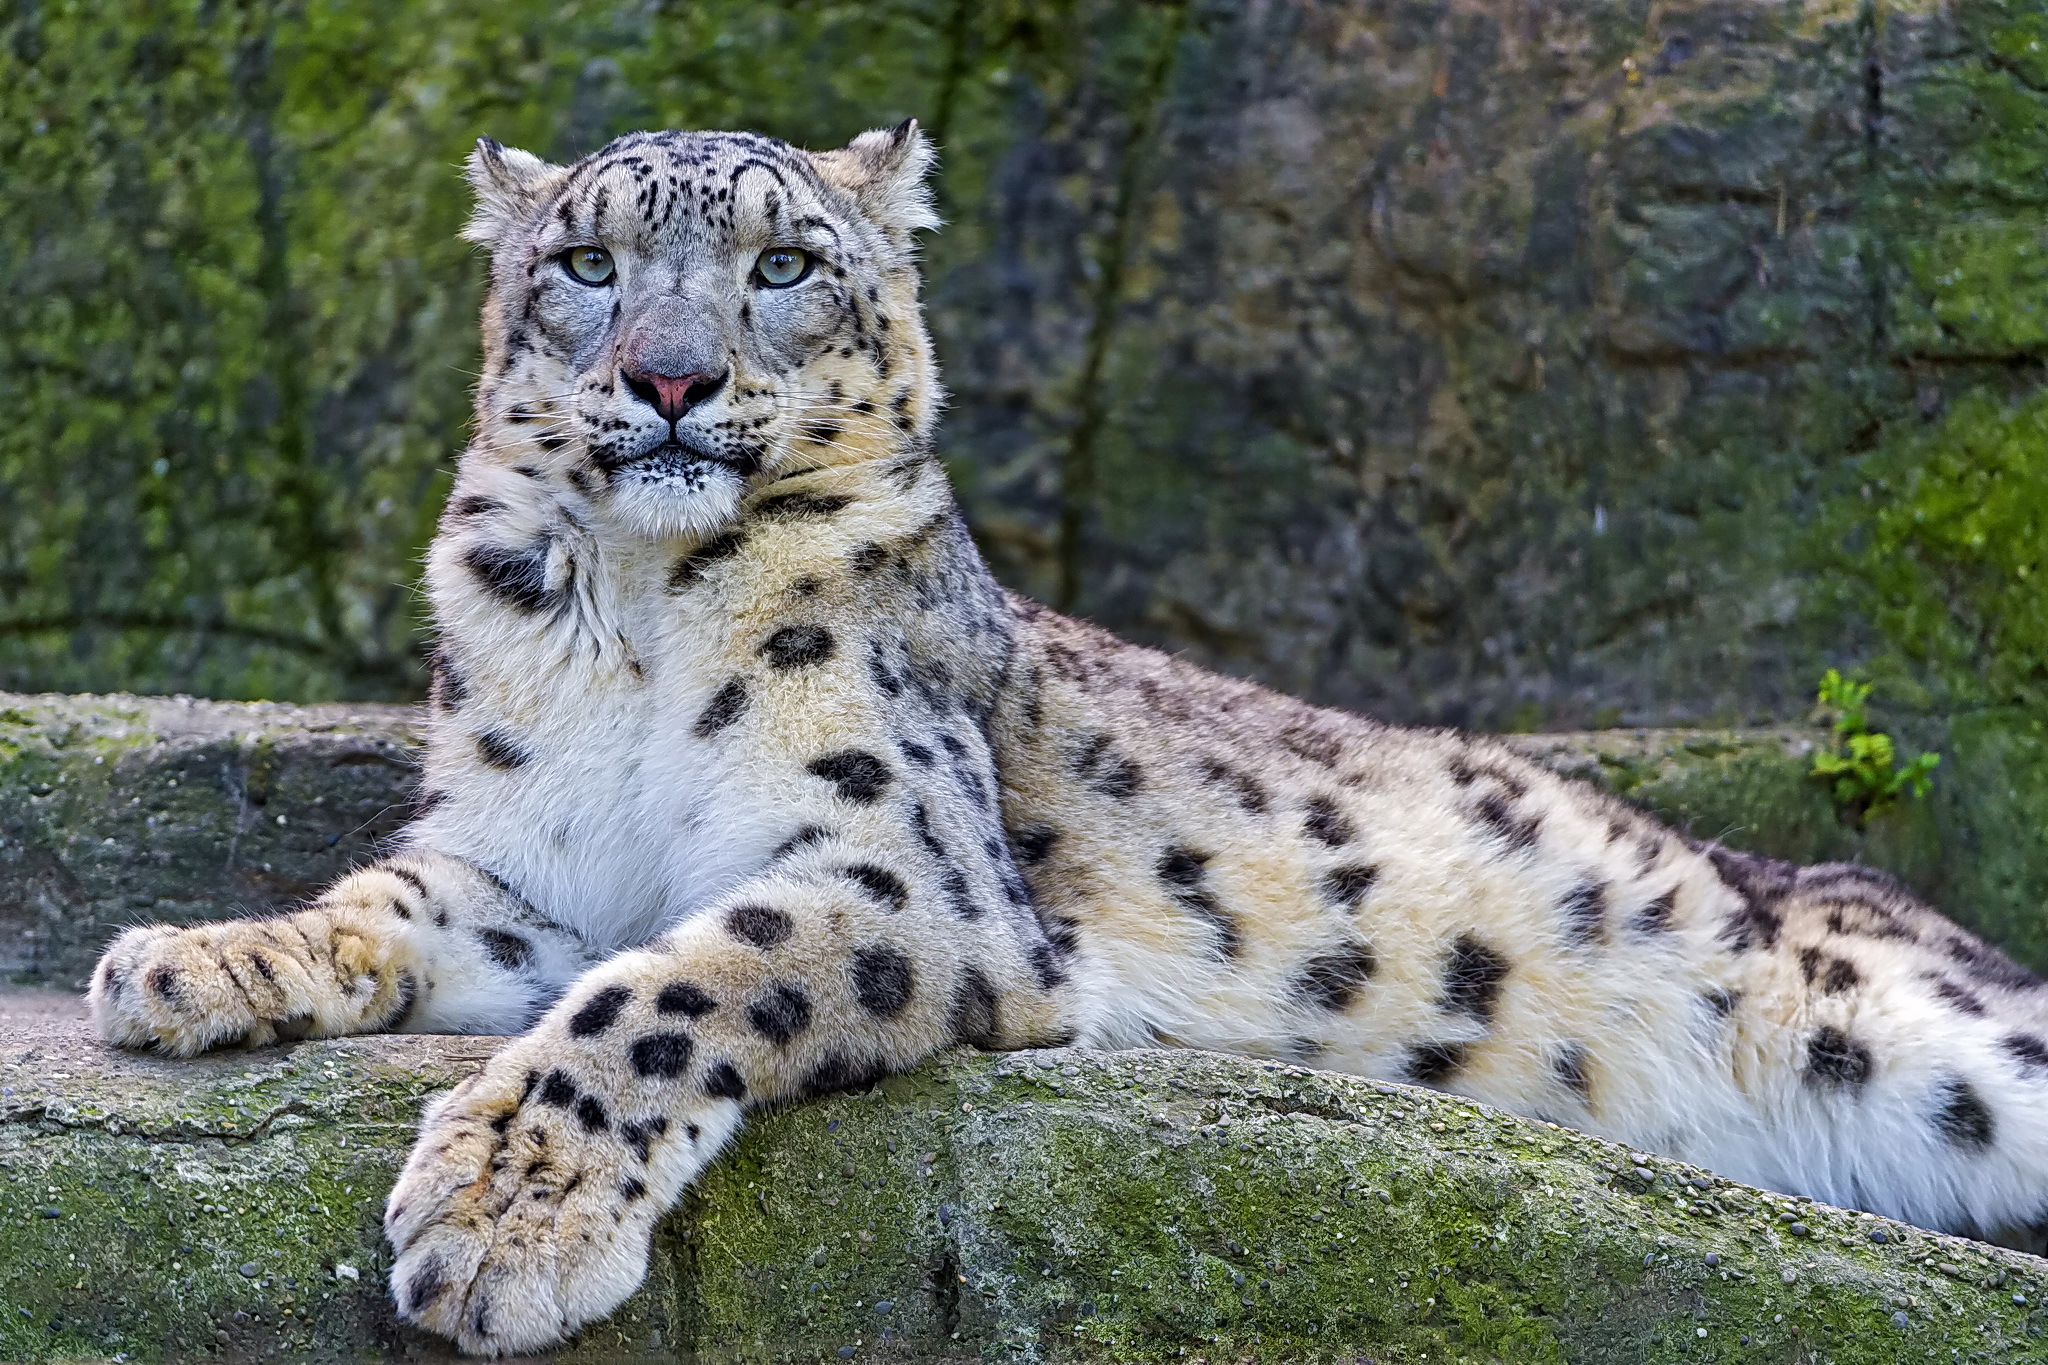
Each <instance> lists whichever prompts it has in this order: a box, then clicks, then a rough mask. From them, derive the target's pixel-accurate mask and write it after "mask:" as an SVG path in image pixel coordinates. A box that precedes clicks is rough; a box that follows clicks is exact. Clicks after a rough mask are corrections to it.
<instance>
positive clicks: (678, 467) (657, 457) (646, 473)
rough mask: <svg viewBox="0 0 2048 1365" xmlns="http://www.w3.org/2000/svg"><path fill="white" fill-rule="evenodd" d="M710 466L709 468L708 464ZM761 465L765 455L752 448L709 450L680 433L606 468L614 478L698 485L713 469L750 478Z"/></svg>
mask: <svg viewBox="0 0 2048 1365" xmlns="http://www.w3.org/2000/svg"><path fill="white" fill-rule="evenodd" d="M707 466H708V467H709V468H707ZM760 468H761V458H760V456H759V455H757V454H755V453H754V452H752V451H751V450H746V449H739V450H707V449H705V448H704V447H702V446H699V445H697V444H695V443H693V442H688V441H685V440H683V439H682V438H680V437H679V436H676V435H670V436H669V437H667V438H666V439H664V440H662V441H660V442H657V443H656V444H655V445H652V446H650V447H648V448H647V449H646V450H644V451H642V452H640V453H639V454H638V455H632V456H628V457H626V458H625V459H614V460H613V461H611V462H610V463H609V464H608V465H607V467H606V468H605V472H606V473H607V474H610V475H611V476H612V478H613V479H614V480H622V479H623V480H631V481H633V482H635V483H670V482H677V483H682V484H684V485H685V486H688V487H692V488H694V487H697V486H699V485H701V484H702V483H703V481H704V476H705V475H706V474H707V473H710V472H711V470H713V469H717V470H723V471H728V472H730V473H733V474H737V475H739V476H740V477H741V478H747V477H749V476H750V475H753V474H755V473H757V472H758V471H759V470H760Z"/></svg>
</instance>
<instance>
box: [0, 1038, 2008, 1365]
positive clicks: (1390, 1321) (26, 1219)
mask: <svg viewBox="0 0 2048 1365" xmlns="http://www.w3.org/2000/svg"><path fill="white" fill-rule="evenodd" d="M45 1000H46V1002H47V1001H50V1000H55V1002H56V1003H55V1006H54V1007H52V1006H50V1005H49V1004H48V1003H46V1004H45V1005H44V1007H43V1008H41V1009H40V1010H37V1009H22V1008H17V1009H16V1010H14V1011H12V1012H9V1011H5V1010H0V1210H4V1212H0V1308H4V1312H0V1359H5V1360H9V1361H22V1362H30V1361H35V1362H41V1361H85V1360H104V1359H108V1358H113V1359H128V1360H134V1361H170V1360H194V1359H205V1360H220V1361H235V1362H240V1361H250V1362H254V1361H258V1360H262V1361H278V1360H289V1361H309V1362H310V1361H323V1362H324V1361H355V1360H378V1359H383V1360H396V1359H409V1360H434V1359H445V1358H446V1351H445V1349H444V1348H443V1346H442V1345H441V1344H440V1343H438V1342H436V1341H434V1340H432V1339H430V1338H426V1337H422V1336H420V1335H419V1334H416V1333H412V1332H409V1331H406V1330H403V1329H401V1328H399V1327H398V1326H397V1325H396V1324H395V1323H394V1322H393V1320H392V1319H391V1317H390V1314H389V1312H388V1310H387V1308H386V1306H385V1302H384V1297H383V1284H382V1274H383V1269H384V1266H385V1264H386V1261H385V1252H384V1249H383V1247H382V1245H381V1243H380V1240H379V1237H378V1231H377V1229H378V1210H379V1208H380V1205H381V1201H382V1199H383V1196H384V1193H385V1191H386V1189H387V1188H388V1185H389V1182H390V1179H391V1177H392V1174H393V1172H394V1171H395V1170H396V1168H397V1165H398V1163H399V1161H400V1160H401V1158H402V1156H403V1154H404V1151H405V1148H406V1146H407V1143H408V1141H409V1139H410V1137H411V1132H412V1123H413V1119H414V1116H415V1113H416V1110H417V1107H418V1105H419V1103H420V1100H421V1098H422V1097H423V1096H424V1095H425V1094H427V1093H428V1092H430V1091H432V1090H435V1089H438V1088H440V1087H442V1086H445V1085H447V1084H449V1083H451V1082H452V1081H454V1080H456V1079H459V1078H460V1076H462V1075H463V1074H466V1073H467V1072H468V1071H469V1070H470V1069H472V1068H474V1067H475V1066H477V1065H479V1064H480V1063H481V1062H482V1060H483V1059H484V1058H485V1057H487V1056H488V1055H489V1054H490V1052H491V1051H492V1050H493V1049H494V1048H495V1047H496V1046H497V1042H498V1040H495V1039H477V1038H363V1039H341V1040H331V1041H326V1042H318V1043H305V1044H301V1045H298V1046H296V1047H293V1048H291V1049H288V1050H271V1051H262V1052H240V1053H222V1054H215V1055H212V1056H210V1057H207V1058H203V1059H201V1060H199V1061H196V1062H187V1063H175V1062H167V1061H161V1060H157V1059H153V1058H148V1057H139V1056H134V1055H130V1054H117V1053H112V1052H109V1051H107V1050H106V1049H104V1048H102V1047H100V1046H99V1045H98V1044H97V1043H95V1042H93V1041H92V1040H91V1039H90V1037H89V1036H88V1034H87V1032H86V1030H85V1026H84V1024H83V1022H82V1021H81V1020H80V1019H78V1018H77V1011H76V1006H75V1003H74V1002H69V1001H64V1000H61V999H57V998H55V997H46V998H45ZM1645 1175H1647V1176H1648V1179H1647V1180H1646V1179H1644V1178H1643V1177H1644V1176H1645ZM1694 1182H1698V1183H1694ZM1702 1185H1703V1188H1702V1187H1701V1186H1702ZM1788 1214H1789V1215H1791V1217H1792V1218H1795V1219H1796V1220H1797V1224H1798V1227H1797V1228H1794V1227H1793V1226H1792V1225H1791V1224H1790V1223H1788V1222H1787V1221H1785V1216H1786V1215H1788ZM1799 1229H1803V1230H1804V1233H1803V1235H1801V1233H1800V1231H1799ZM1879 1235H1882V1237H1883V1239H1884V1240H1883V1241H1882V1242H1881V1243H1880V1242H1878V1241H1874V1240H1873V1238H1874V1237H1876V1236H1879ZM343 1267H346V1269H343ZM2044 1300H2048V1261H2042V1260H2039V1259H2036V1258H2034V1257H2030V1256H2024V1255H2020V1254H2018V1253H2015V1252H2009V1251H2004V1250H2001V1249H1998V1248H1994V1247H1987V1246H1983V1245H1980V1244H1977V1243H1972V1242H1967V1241H1963V1240H1960V1239H1957V1238H1952V1237H1944V1236H1937V1235H1933V1234H1929V1233H1926V1232H1922V1231H1919V1230H1916V1229H1912V1228H1907V1227H1903V1226H1900V1225H1898V1224H1895V1223H1890V1222H1887V1221H1886V1220H1883V1219H1879V1218H1873V1217H1870V1216H1868V1215H1864V1214H1858V1213H1848V1212H1844V1211H1841V1210H1836V1209H1830V1208H1826V1207H1823V1206H1819V1205H1815V1204H1810V1203H1806V1202H1804V1201H1799V1200H1793V1199H1788V1198H1783V1197H1780V1196H1775V1195H1766V1194H1761V1193H1759V1192H1757V1191H1755V1190H1751V1189H1747V1188H1744V1187H1741V1186H1737V1185H1732V1184H1730V1183H1728V1182H1726V1181H1723V1180H1718V1179H1716V1178H1714V1177H1713V1176H1711V1175H1709V1174H1707V1173H1706V1172H1703V1171H1699V1170H1696V1169H1694V1168H1691V1167H1687V1166H1683V1165H1680V1164H1678V1163H1675V1162H1670V1161H1665V1160H1662V1159H1656V1158H1646V1157H1644V1156H1642V1155H1641V1154H1635V1153H1630V1152H1628V1151H1626V1150H1624V1149H1621V1148H1618V1147H1614V1146H1612V1145H1610V1144H1607V1143H1604V1142H1601V1141H1598V1140H1596V1139H1593V1138H1588V1137H1584V1136H1582V1135H1579V1134H1576V1133H1572V1132H1568V1131H1566V1130H1563V1129H1558V1128H1554V1127H1550V1126H1548V1125H1545V1124H1540V1123H1533V1122H1528V1121H1525V1120H1521V1119H1516V1118H1512V1117H1509V1116H1507V1115H1503V1114H1500V1113H1497V1112H1494V1111H1492V1110H1489V1109H1486V1108H1484V1107H1482V1106H1479V1105H1476V1104H1473V1103H1470V1102H1467V1101H1461V1100H1457V1099H1454V1098H1451V1097H1449V1096H1445V1095H1440V1094H1436V1093H1434V1092H1429V1091H1422V1090H1415V1089H1411V1088H1409V1087H1405V1086H1399V1085H1389V1084H1381V1083H1376V1082H1371V1081H1365V1080H1359V1079H1355V1078H1350V1077H1343V1076H1336V1075H1331V1074H1328V1073H1323V1072H1315V1071H1310V1070H1306V1069H1303V1068H1299V1067H1292V1066H1283V1065H1278V1064H1273V1063H1265V1062H1256V1061H1250V1060H1246V1059H1241V1058H1231V1057H1221V1056H1215V1055H1211V1054H1205V1053H1191V1052H1131V1053H1118V1054H1106V1053H1090V1052H1082V1051H1073V1050H1067V1051H1052V1052H1038V1053H1017V1054H1011V1055H1008V1056H1000V1057H998V1056H984V1055H980V1054H954V1055H951V1056H948V1057H945V1058H941V1059H939V1060H938V1061H935V1062H933V1063H932V1064H930V1065H928V1066H926V1067H924V1068H923V1069H921V1070H920V1071H918V1072H915V1073H913V1074H911V1075H908V1076H903V1077H898V1078H895V1079H892V1080H890V1081H887V1082H884V1083H883V1084H882V1085H880V1086H878V1087H876V1088H875V1089H873V1090H871V1091H868V1092H865V1093H861V1094H850V1095H844V1096H839V1097H836V1098H833V1099H829V1100H825V1101H821V1102H817V1103H812V1104H808V1105H804V1106H801V1107H798V1108H793V1109H789V1110H786V1111H783V1112H780V1113H777V1114H772V1115H769V1116H766V1117H765V1118H763V1119H761V1120H759V1121H758V1122H756V1123H755V1124H753V1125H752V1127H751V1128H750V1130H749V1132H748V1133H747V1135H746V1136H745V1138H744V1139H743V1140H742V1141H741V1142H740V1144H739V1145H738V1147H737V1148H736V1150H735V1151H734V1152H733V1153H731V1154H729V1155H728V1156H727V1158H725V1159H724V1160H722V1161H721V1162H720V1163H719V1164H718V1165H717V1166H716V1167H715V1168H714V1171H713V1173H712V1174H711V1176H710V1178H709V1179H708V1180H707V1181H706V1182H705V1184H704V1185H703V1187H702V1188H701V1189H700V1190H699V1191H698V1192H697V1193H696V1195H695V1196H694V1197H693V1198H692V1199H691V1200H690V1201H689V1202H688V1203H687V1204H686V1206H685V1207H684V1208H683V1209H682V1210H680V1211H679V1212H678V1213H677V1214H676V1215H675V1216H674V1217H673V1218H671V1219H670V1220H669V1222H668V1224H667V1225H666V1226H665V1228H664V1231H663V1234H662V1239H661V1246H660V1247H659V1249H658V1255H657V1257H656V1264H655V1269H654V1273H653V1276H652V1278H651V1280H650V1282H649V1285H648V1287H647V1288H646V1289H644V1290H643V1291H642V1292H641V1293H640V1294H639V1295H637V1296H636V1297H635V1298H634V1299H633V1300H632V1301H631V1302H630V1303H629V1304H628V1305H627V1307H626V1308H625V1309H624V1310H622V1312H621V1313H620V1314H619V1315H618V1316H617V1317H615V1318H614V1319H612V1320H611V1321H609V1322H606V1323H603V1324H600V1325H598V1326H596V1327H594V1328H593V1329H591V1330H590V1331H588V1332H586V1333H585V1334H584V1336H583V1337H582V1338H581V1339H580V1340H579V1341H578V1342H576V1343H575V1344H574V1345H573V1346H572V1347H570V1348H569V1349H567V1350H565V1351H563V1352H562V1353H560V1355H559V1357H558V1358H559V1359H560V1360H562V1361H564V1362H574V1361H593V1362H594V1361H605V1362H624V1361H638V1360H654V1359H662V1360H671V1359H703V1360H746V1361H770V1360H825V1361H836V1360H839V1359H842V1358H851V1359H874V1358H887V1359H890V1360H941V1359H970V1358H971V1359H981V1360H1017V1361H1024V1360H1076V1361H1078V1360H1089V1361H1100V1360H1138V1361H1150V1360H1159V1361H1167V1360H1173V1361H1183V1360H1203V1359H1206V1360H1217V1361H1221V1360H1238V1359H1243V1358H1246V1357H1257V1358H1259V1359H1308V1358H1327V1357H1330V1356H1333V1355H1336V1354H1339V1353H1342V1354H1345V1355H1355V1354H1359V1353H1363V1354H1366V1355H1369V1356H1371V1357H1372V1358H1373V1359H1375V1360H1378V1361H1382V1362H1391V1361H1403V1362H1405V1361H1420V1360H1423V1359H1425V1358H1426V1359H1428V1360H1431V1361H1448V1360H1456V1359H1479V1360H1510V1361H1515V1362H1518V1363H1519V1362H1546V1361H1570V1362H1616V1363H1617V1365H1620V1363H1621V1362H1627V1363H1628V1365H1637V1363H1638V1362H1659V1361H1681V1360H1683V1361H1710V1360H1729V1361H1733V1360H1743V1361H1752V1360H1759V1359H1761V1360H1793V1359H1798V1360H1820V1359H1826V1360H1828V1361H1831V1362H1838V1363H1841V1365H1847V1363H1848V1362H1862V1361H1870V1362H1879V1361H1882V1362H1895V1361H1898V1360H1902V1359H1931V1358H1934V1357H1935V1356H1936V1355H1940V1356H1941V1357H1943V1358H1952V1357H1951V1356H1950V1352H1951V1351H1957V1352H1961V1353H1962V1355H1961V1358H1966V1359H1986V1360H1999V1361H2011V1360H2018V1359H2023V1358H2024V1359H2039V1358H2042V1356H2043V1353H2044V1352H2048V1344H2044V1341H2043V1333H2044V1331H2048V1312H2044V1311H2043V1309H2042V1308H2041V1307H2040V1306H2039V1305H2041V1304H2043V1302H2044Z"/></svg>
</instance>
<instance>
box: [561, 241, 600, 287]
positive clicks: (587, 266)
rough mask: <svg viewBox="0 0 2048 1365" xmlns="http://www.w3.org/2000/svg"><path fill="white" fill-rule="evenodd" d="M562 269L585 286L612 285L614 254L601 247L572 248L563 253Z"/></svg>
mask: <svg viewBox="0 0 2048 1365" xmlns="http://www.w3.org/2000/svg"><path fill="white" fill-rule="evenodd" d="M562 268H563V269H565V270H567V271H568V272H569V273H570V274H571V275H573V276H575V277H576V279H577V280H578V281H580V282H581V283H583V284H610V283H611V282H612V253H611V252H609V251H606V250H605V249H604V248H603V247H601V246H572V247H570V248H569V249H568V250H567V251H565V252H563V253H562Z"/></svg>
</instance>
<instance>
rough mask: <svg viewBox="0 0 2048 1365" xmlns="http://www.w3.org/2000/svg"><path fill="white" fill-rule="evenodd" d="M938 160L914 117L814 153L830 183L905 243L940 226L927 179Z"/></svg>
mask: <svg viewBox="0 0 2048 1365" xmlns="http://www.w3.org/2000/svg"><path fill="white" fill-rule="evenodd" d="M937 160H938V153H937V152H935V151H933V150H932V144H931V142H930V140H929V139H928V138H926V137H925V135H924V133H923V131H922V130H921V129H919V127H918V126H917V120H916V119H914V118H912V119H905V120H903V122H902V123H900V124H898V125H897V126H895V127H894V128H877V129H875V130H874V131H872V132H867V133H862V134H861V135H860V136H859V137H857V138H855V139H854V140H853V141H851V142H849V143H847V144H846V145H845V146H844V147H841V148H839V149H838V150H837V151H831V152H813V153H811V162H812V164H813V165H815V166H816V167H817V168H818V174H819V175H820V176H822V177H824V179H825V182H826V183H827V184H829V185H836V186H838V187H839V188H840V189H842V190H845V191H846V192H847V193H848V194H850V195H852V196H853V201H854V202H855V203H856V204H858V205H860V211H861V212H862V213H863V214H865V215H866V216H867V218H868V220H869V221H870V222H872V223H874V224H875V226H877V227H879V228H881V229H882V231H884V232H886V233H888V234H889V236H890V237H891V238H893V239H894V240H895V241H896V242H897V243H899V244H901V245H904V246H908V245H909V244H910V236H911V234H912V233H914V232H927V231H930V230H931V229H933V228H936V227H937V226H939V215H938V214H937V213H935V212H933V211H932V191H931V186H929V185H927V184H926V183H925V176H926V175H927V174H929V173H930V171H931V168H932V164H933V163H934V162H936V161H937Z"/></svg>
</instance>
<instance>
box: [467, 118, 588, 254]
mask: <svg viewBox="0 0 2048 1365" xmlns="http://www.w3.org/2000/svg"><path fill="white" fill-rule="evenodd" d="M465 173H466V174H467V175H468V177H469V187H470V188H471V189H473V190H475V191H476V208H475V209H474V210H473V211H472V212H471V213H470V215H469V224H468V225H467V226H466V227H464V228H463V229H462V235H463V236H464V237H467V238H468V239H469V240H470V241H472V242H477V243H480V244H482V245H484V246H488V247H495V246H497V245H498V243H499V242H501V241H503V240H504V238H505V234H506V233H508V232H510V231H511V230H512V229H513V228H515V227H517V226H518V225H519V224H521V223H524V222H526V221H527V220H528V219H529V218H531V217H532V216H533V213H534V211H535V210H536V209H538V208H539V207H540V206H541V204H542V203H543V202H545V201H546V199H547V197H548V196H549V195H550V194H552V193H554V190H555V187H556V186H557V185H559V184H560V183H561V181H562V177H563V176H565V175H567V174H568V173H569V172H568V168H567V167H565V166H550V165H549V164H548V163H547V162H545V161H542V160H541V159H540V158H539V157H537V156H535V155H534V154H533V153H532V152H522V151H520V150H519V149H518V148H517V147H506V146H502V145H500V144H499V143H496V142H493V141H492V140H491V139H489V138H487V137H480V138H478V139H477V140H476V150H475V151H473V152H471V153H470V154H469V165H468V167H467V169H466V172H465Z"/></svg>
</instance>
